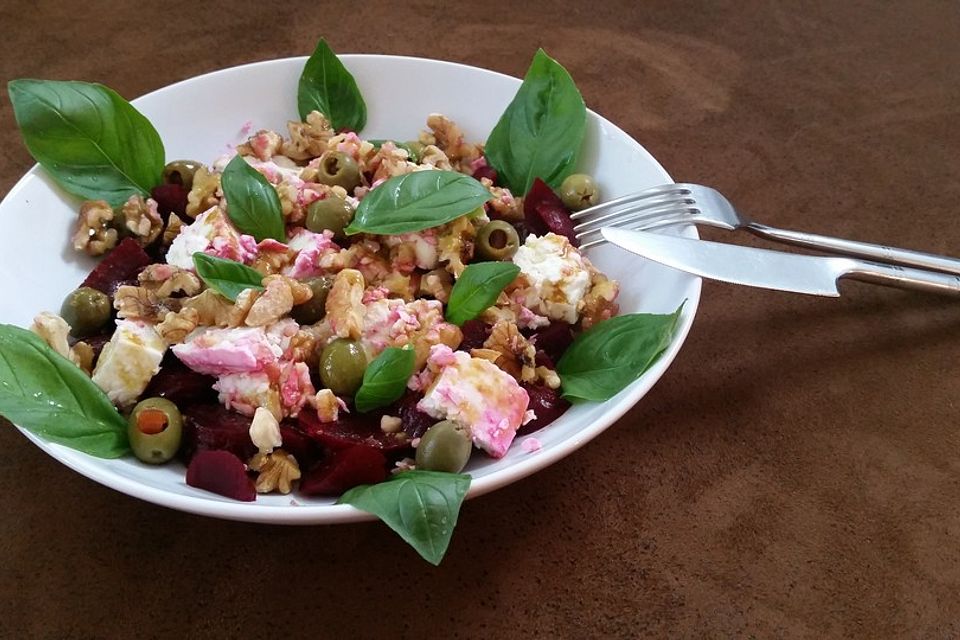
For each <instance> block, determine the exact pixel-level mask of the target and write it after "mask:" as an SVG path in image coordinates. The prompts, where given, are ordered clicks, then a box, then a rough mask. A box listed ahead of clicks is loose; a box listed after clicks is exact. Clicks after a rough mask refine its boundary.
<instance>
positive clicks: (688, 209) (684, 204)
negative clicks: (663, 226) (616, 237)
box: [573, 198, 700, 233]
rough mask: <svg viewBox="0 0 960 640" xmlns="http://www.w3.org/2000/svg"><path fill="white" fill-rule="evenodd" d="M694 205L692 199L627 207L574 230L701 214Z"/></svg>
mask: <svg viewBox="0 0 960 640" xmlns="http://www.w3.org/2000/svg"><path fill="white" fill-rule="evenodd" d="M694 204H696V203H695V202H694V201H693V200H692V199H690V198H683V199H679V200H674V201H654V202H651V203H649V204H645V205H643V206H641V207H627V208H625V209H621V210H618V211H612V212H610V213H607V214H604V215H601V216H597V217H595V218H590V219H589V220H585V221H584V222H581V223H580V224H578V225H576V226H574V228H573V230H574V231H576V232H578V233H580V232H586V231H587V230H588V229H593V230H597V229H599V228H600V227H614V226H617V222H619V221H625V222H631V221H634V220H636V221H643V220H655V219H656V218H658V217H663V216H666V215H671V214H677V213H686V214H694V213H699V212H700V210H699V209H698V208H696V207H694V206H691V205H694Z"/></svg>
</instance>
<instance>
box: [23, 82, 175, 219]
mask: <svg viewBox="0 0 960 640" xmlns="http://www.w3.org/2000/svg"><path fill="white" fill-rule="evenodd" d="M7 91H8V92H9V94H10V102H12V103H13V114H14V117H15V118H16V119H17V124H18V125H19V126H20V133H21V134H22V135H23V141H24V142H25V143H26V145H27V149H29V150H30V155H32V156H33V157H34V159H35V160H36V161H37V162H39V163H40V165H41V166H42V167H43V168H44V169H45V170H46V171H47V173H49V174H50V176H51V177H53V179H54V180H56V182H57V183H58V184H59V185H60V186H61V187H63V188H64V189H65V190H66V191H68V192H69V193H72V194H73V195H75V196H79V197H81V198H86V199H88V200H106V201H107V202H109V203H110V205H111V206H119V205H121V204H123V203H124V202H126V200H127V199H128V198H129V197H130V196H132V195H135V194H141V195H144V196H147V195H149V194H150V190H151V189H152V188H153V187H155V186H156V185H157V184H159V183H160V176H161V173H162V172H163V163H164V151H163V142H162V141H161V140H160V136H159V134H158V133H157V131H156V129H154V128H153V125H152V124H150V121H149V120H147V119H146V118H145V117H144V116H143V114H141V113H140V112H139V111H137V110H136V109H134V108H133V106H131V105H130V103H129V102H127V101H126V100H124V99H123V98H121V97H120V96H119V95H118V94H117V93H116V92H115V91H113V90H112V89H109V88H108V87H105V86H103V85H101V84H90V83H87V82H65V81H58V80H27V79H24V80H13V81H11V82H10V83H9V84H8V85H7Z"/></svg>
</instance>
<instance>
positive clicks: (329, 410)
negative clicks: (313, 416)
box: [311, 389, 340, 422]
mask: <svg viewBox="0 0 960 640" xmlns="http://www.w3.org/2000/svg"><path fill="white" fill-rule="evenodd" d="M311 404H313V407H314V409H316V410H317V420H319V421H320V422H336V421H337V418H339V417H340V401H339V400H337V396H335V395H333V391H331V390H330V389H320V391H317V395H316V396H314V398H313V402H312V403H311Z"/></svg>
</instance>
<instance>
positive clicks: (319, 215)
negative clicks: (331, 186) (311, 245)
mask: <svg viewBox="0 0 960 640" xmlns="http://www.w3.org/2000/svg"><path fill="white" fill-rule="evenodd" d="M352 219H353V207H351V206H350V204H349V203H347V201H346V200H344V199H343V198H338V197H337V196H335V195H333V194H328V195H327V197H326V198H323V199H322V200H315V201H313V202H311V203H310V205H309V206H308V207H307V229H309V230H310V231H313V232H314V233H320V232H321V231H323V230H324V229H329V230H330V231H333V235H334V237H335V238H338V239H340V240H342V239H343V238H344V235H343V228H344V227H346V226H347V225H348V224H350V221H351V220H352Z"/></svg>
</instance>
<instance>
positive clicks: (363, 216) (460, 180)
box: [345, 170, 493, 234]
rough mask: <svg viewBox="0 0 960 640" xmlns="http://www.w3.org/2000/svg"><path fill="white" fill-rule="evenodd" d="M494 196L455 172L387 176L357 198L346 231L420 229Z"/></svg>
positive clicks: (422, 172) (377, 231) (387, 232)
mask: <svg viewBox="0 0 960 640" xmlns="http://www.w3.org/2000/svg"><path fill="white" fill-rule="evenodd" d="M492 197H493V196H492V195H491V194H490V191H489V190H487V189H486V187H484V186H483V185H482V184H480V183H479V182H478V181H477V180H474V179H473V178H471V177H470V176H467V175H464V174H462V173H457V172H456V171H440V170H426V171H414V172H413V173H407V174H404V175H402V176H394V177H393V178H390V179H389V180H387V181H386V182H384V183H383V184H381V185H380V186H378V187H377V188H376V189H373V190H372V191H371V192H370V193H368V194H367V195H366V197H364V199H363V200H361V201H360V206H359V207H357V212H356V214H355V215H354V216H353V222H351V223H350V225H349V226H347V228H346V229H345V231H346V232H347V233H348V234H354V233H376V234H397V233H410V232H412V231H421V230H423V229H429V228H430V227H437V226H440V225H441V224H445V223H447V222H450V221H451V220H455V219H457V218H459V217H460V216H462V215H464V214H467V213H470V212H471V211H473V210H474V209H476V208H477V207H479V206H480V205H482V204H483V203H484V202H486V201H487V200H490V198H492Z"/></svg>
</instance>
